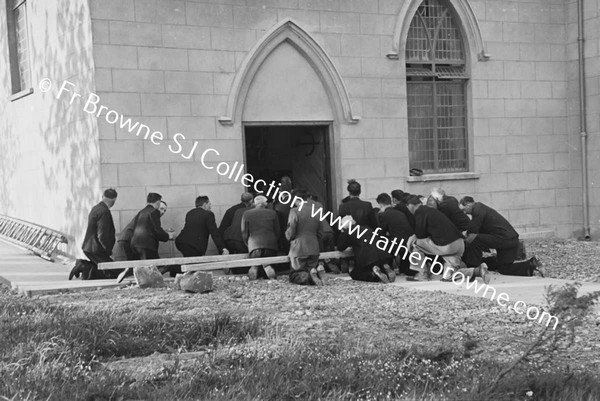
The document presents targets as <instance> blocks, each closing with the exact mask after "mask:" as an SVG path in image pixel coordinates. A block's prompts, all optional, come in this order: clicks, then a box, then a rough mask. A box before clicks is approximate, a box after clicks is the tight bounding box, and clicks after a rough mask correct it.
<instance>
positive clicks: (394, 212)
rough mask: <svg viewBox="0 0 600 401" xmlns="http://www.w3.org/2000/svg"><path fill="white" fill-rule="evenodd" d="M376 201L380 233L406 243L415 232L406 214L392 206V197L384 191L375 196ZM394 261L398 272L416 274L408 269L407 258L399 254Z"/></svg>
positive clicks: (408, 274)
mask: <svg viewBox="0 0 600 401" xmlns="http://www.w3.org/2000/svg"><path fill="white" fill-rule="evenodd" d="M377 203H378V204H379V210H380V212H379V219H378V222H379V227H381V233H382V234H383V235H385V236H387V237H388V238H390V239H393V238H396V239H397V241H398V242H399V243H400V241H401V240H403V241H404V242H403V243H404V244H406V243H407V242H408V239H409V238H410V237H411V236H412V235H413V234H414V233H415V230H414V229H413V228H412V227H411V225H410V223H409V222H408V219H407V218H406V215H405V214H404V213H402V212H401V211H399V210H398V209H395V208H394V207H392V198H391V197H390V196H389V195H388V194H386V193H382V194H379V196H377ZM407 210H408V209H407ZM409 213H410V212H409ZM395 262H396V264H397V265H398V268H399V270H400V273H403V274H406V275H407V276H414V275H415V274H416V272H415V271H414V270H411V269H410V262H409V261H408V259H405V258H403V257H401V255H400V254H399V255H398V257H396V258H395Z"/></svg>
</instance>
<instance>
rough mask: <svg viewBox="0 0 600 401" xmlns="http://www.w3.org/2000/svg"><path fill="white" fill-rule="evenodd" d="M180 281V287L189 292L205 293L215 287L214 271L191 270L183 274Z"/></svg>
mask: <svg viewBox="0 0 600 401" xmlns="http://www.w3.org/2000/svg"><path fill="white" fill-rule="evenodd" d="M178 283H179V288H181V289H182V290H183V291H187V292H194V293H204V292H209V291H212V289H213V277H212V273H206V272H193V273H192V272H189V273H186V274H184V275H183V276H181V277H180V278H179V280H178Z"/></svg>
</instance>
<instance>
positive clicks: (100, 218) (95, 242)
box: [81, 188, 117, 264]
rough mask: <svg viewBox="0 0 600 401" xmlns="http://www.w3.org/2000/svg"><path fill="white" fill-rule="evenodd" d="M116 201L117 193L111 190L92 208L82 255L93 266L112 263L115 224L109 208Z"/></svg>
mask: <svg viewBox="0 0 600 401" xmlns="http://www.w3.org/2000/svg"><path fill="white" fill-rule="evenodd" d="M116 201H117V191H115V190H114V189H112V188H109V189H107V190H106V191H104V194H103V196H102V201H101V202H100V203H98V204H97V205H96V206H94V207H93V208H92V210H91V211H90V214H89V216H88V225H87V229H86V231H85V238H84V239H83V245H82V247H81V249H83V253H84V254H85V256H87V257H88V259H89V260H91V261H92V262H94V263H95V264H98V263H103V262H112V259H111V258H110V256H111V255H112V251H113V247H114V246H115V224H114V222H113V218H112V215H111V214H110V208H111V207H113V205H114V204H115V202H116Z"/></svg>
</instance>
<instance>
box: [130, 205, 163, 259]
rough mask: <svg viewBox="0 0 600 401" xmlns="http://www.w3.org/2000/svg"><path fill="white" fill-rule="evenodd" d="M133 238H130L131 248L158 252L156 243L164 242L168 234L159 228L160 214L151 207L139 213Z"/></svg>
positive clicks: (147, 206)
mask: <svg viewBox="0 0 600 401" xmlns="http://www.w3.org/2000/svg"><path fill="white" fill-rule="evenodd" d="M135 218H136V219H137V221H136V224H135V228H134V229H133V237H131V247H132V248H143V249H152V250H155V251H156V252H158V241H163V242H166V241H168V240H169V234H167V232H166V231H165V230H163V229H162V227H161V226H160V212H159V211H158V209H155V208H154V207H153V206H151V205H146V207H145V208H143V209H142V210H140V211H139V213H138V214H137V216H136V217H135Z"/></svg>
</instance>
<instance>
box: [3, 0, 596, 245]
mask: <svg viewBox="0 0 600 401" xmlns="http://www.w3.org/2000/svg"><path fill="white" fill-rule="evenodd" d="M585 3H586V8H587V10H588V11H586V35H588V36H589V37H588V40H587V41H586V53H587V59H586V68H587V81H588V93H587V96H588V113H589V118H588V132H589V133H590V162H589V164H590V169H591V170H590V182H594V180H595V178H594V177H596V176H598V167H597V166H598V163H597V156H595V154H594V151H593V149H598V143H597V133H598V130H599V128H598V125H600V123H599V122H598V121H599V119H598V110H599V108H598V107H597V103H598V101H599V95H598V92H599V91H600V90H599V88H598V87H599V79H600V78H599V77H598V71H599V69H598V68H597V67H598V52H599V49H598V31H599V30H598V29H597V27H598V1H595V0H594V1H593V0H586V2H585ZM35 4H37V3H35ZM69 4H70V3H69ZM77 4H79V3H77ZM87 4H89V8H90V13H91V20H92V27H91V30H92V40H93V45H92V48H93V66H94V77H93V79H94V81H95V88H94V91H95V93H97V94H98V95H99V96H100V98H101V100H100V103H101V104H103V105H105V106H107V107H108V109H112V110H115V111H116V112H118V113H120V114H124V115H125V116H126V117H128V118H131V119H132V121H134V122H139V123H143V124H145V125H146V126H148V127H149V128H148V130H149V132H148V137H149V136H150V135H151V134H152V132H155V131H158V132H160V133H162V134H163V135H164V138H163V139H162V140H161V141H160V142H161V143H160V145H155V144H153V143H151V142H150V141H149V139H146V140H145V139H143V136H144V134H145V131H143V130H142V131H141V133H140V135H139V136H136V134H135V132H128V130H127V129H124V128H120V127H119V126H118V124H117V125H113V124H110V123H108V122H107V121H106V119H105V115H104V114H103V115H101V116H99V117H98V118H97V127H98V138H99V141H98V142H97V143H98V146H99V153H100V160H99V161H100V165H101V166H100V169H101V174H100V177H101V179H100V183H99V186H100V187H102V188H105V187H108V186H114V187H116V188H117V190H118V191H119V194H120V196H119V199H118V201H117V203H116V205H115V207H114V210H113V215H114V216H115V221H116V224H117V230H119V229H120V228H123V227H124V226H125V224H127V222H128V221H129V220H130V219H131V218H132V217H133V216H134V215H135V213H136V212H137V211H138V210H139V209H141V208H142V207H143V206H144V204H145V195H146V193H147V192H149V191H158V192H160V193H162V194H163V195H164V198H165V200H166V201H167V202H168V203H169V211H168V212H167V214H166V215H165V216H164V218H163V226H165V227H171V228H173V229H175V230H180V229H181V228H182V225H183V218H184V216H185V213H186V212H187V211H188V210H189V209H190V208H192V207H193V201H194V198H195V196H197V195H200V194H207V195H209V196H210V197H211V200H212V203H213V210H214V211H215V214H216V215H217V222H219V221H220V218H221V216H222V215H223V213H224V211H225V210H226V208H227V207H229V206H231V205H233V204H235V203H237V202H238V199H239V194H240V193H241V192H242V190H243V188H242V186H241V185H240V184H239V183H235V182H233V181H232V180H230V179H228V178H227V177H223V176H219V175H218V174H216V173H215V171H214V170H208V169H206V168H204V167H203V166H202V165H201V163H200V154H201V151H202V150H204V149H206V148H208V147H213V148H215V149H218V150H219V152H220V153H221V155H220V156H219V157H218V160H219V161H226V162H228V163H234V162H236V161H239V162H243V160H244V145H243V132H242V129H241V125H240V124H234V125H233V126H223V125H221V124H220V123H219V121H218V118H219V117H221V116H223V115H225V114H226V111H227V107H226V106H227V100H228V96H229V94H230V91H231V88H232V84H233V82H234V79H235V77H236V74H239V73H240V71H241V68H242V65H243V63H244V60H245V59H246V57H247V56H248V54H249V52H250V51H251V49H252V48H253V47H254V46H257V44H258V43H259V42H260V41H261V40H262V38H263V37H264V36H265V34H266V33H267V31H268V30H269V29H271V28H272V27H273V26H275V25H276V24H278V23H279V22H280V21H282V20H284V19H286V18H290V19H291V20H292V21H294V22H295V23H296V24H297V25H298V26H300V27H301V28H302V29H304V30H305V31H307V32H308V34H310V35H311V36H312V37H313V38H314V39H315V40H316V41H317V42H318V43H319V44H320V46H321V47H322V48H323V50H324V51H325V52H326V54H327V55H328V56H329V58H330V59H331V60H332V62H333V64H334V65H335V67H336V68H337V70H338V72H339V74H340V76H341V78H342V80H343V82H344V84H345V86H346V88H347V90H348V93H349V96H350V102H351V104H352V108H353V112H354V114H355V115H358V116H360V117H361V120H360V122H359V123H357V124H347V123H345V122H343V121H334V122H333V123H332V129H333V131H334V135H333V136H334V138H335V143H333V144H332V151H333V153H334V154H333V155H332V158H333V159H334V160H335V163H334V164H335V165H334V171H333V178H334V182H333V187H334V191H335V196H336V199H335V203H337V202H339V201H340V200H341V198H342V197H343V196H345V194H344V192H345V187H346V180H347V179H349V178H356V179H357V180H359V181H360V182H361V183H362V184H363V197H364V198H366V199H368V200H370V201H372V202H373V203H375V202H374V200H375V197H376V196H377V195H378V194H379V193H381V192H389V191H390V190H392V189H396V188H399V189H403V190H405V191H409V192H413V193H421V194H425V193H427V192H428V191H429V190H430V189H431V188H432V187H434V186H441V187H443V188H445V189H446V191H447V192H448V193H449V194H452V195H455V196H457V197H460V196H463V195H472V196H474V197H475V198H476V199H478V200H481V201H483V202H486V203H488V204H490V205H491V206H493V207H495V208H496V209H498V210H499V211H500V212H502V213H503V214H504V215H506V216H507V217H508V218H509V220H511V222H512V223H513V225H515V226H516V227H517V229H518V230H519V231H520V232H528V231H539V230H547V229H548V230H555V231H556V232H557V234H559V235H561V236H573V235H577V231H578V230H580V228H581V223H582V218H581V199H580V195H579V192H580V189H581V174H580V168H579V164H580V156H579V153H578V149H579V132H578V117H577V107H578V105H577V81H576V78H575V77H576V59H577V52H576V47H577V40H576V13H574V11H573V10H574V6H575V5H576V4H575V2H574V1H571V0H517V1H501V0H472V1H469V4H470V6H471V8H472V9H473V11H474V13H475V15H476V17H477V20H478V22H479V26H480V28H481V34H482V37H483V40H484V43H485V48H486V51H487V52H488V53H489V54H490V55H491V57H490V59H489V61H478V60H477V57H476V54H475V51H474V50H473V49H471V50H470V56H471V60H470V63H469V64H470V65H469V68H470V81H469V82H470V83H469V87H468V92H469V94H470V98H471V101H470V105H469V110H468V113H469V123H470V138H471V139H470V171H471V172H474V173H478V174H479V178H477V179H463V180H443V181H440V180H437V181H426V182H407V180H406V176H407V175H408V142H407V138H408V133H407V111H406V107H407V100H406V82H405V79H406V77H405V68H404V65H402V63H401V62H400V61H395V60H390V59H388V58H386V57H385V55H386V53H388V51H389V50H390V49H391V48H393V47H394V43H393V40H394V30H395V28H396V25H397V23H398V20H399V17H398V15H399V12H400V10H401V9H402V7H403V5H404V4H403V1H402V0H378V1H376V0H363V1H361V0H354V1H344V0H206V1H183V0H177V1H173V0H153V1H143V0H88V3H87ZM575 9H576V8H575ZM4 20H5V19H4ZM4 20H2V21H4ZM50 29H52V28H50ZM50 34H51V35H52V34H55V33H54V32H51V33H50ZM401 40H402V41H404V40H405V38H402V39H401ZM4 46H5V44H4ZM399 47H400V49H402V48H403V43H401V45H400V46H399ZM78 49H79V50H78V51H80V52H81V51H82V49H80V48H78ZM2 54H3V55H2V56H0V57H5V54H6V51H4V53H2ZM69 54H70V53H69ZM66 59H67V56H66V55H65V56H64V57H63V58H60V59H58V60H59V61H63V62H64V60H66ZM49 64H51V63H50V62H49V61H48V60H47V59H46V60H45V61H40V66H44V68H46V67H45V66H46V65H49ZM266 64H267V63H265V65H266ZM38 68H41V67H38ZM294 72H295V71H290V72H289V80H293V79H294V77H295V76H296V75H295V74H294ZM258 76H260V71H259V73H257V77H258ZM302 76H305V75H302ZM3 81H4V80H3ZM280 81H282V80H278V81H277V82H280ZM307 86H310V85H307ZM297 95H298V96H301V95H302V94H297ZM256 98H257V96H254V97H253V99H256ZM265 104H268V100H265ZM594 105H595V106H594ZM255 106H256V105H255ZM258 106H260V105H258ZM258 106H257V107H258ZM284 106H285V105H284ZM284 106H281V105H280V106H279V107H284ZM4 107H6V106H4ZM255 108H256V107H255ZM16 120H17V119H15V118H14V117H11V118H9V119H8V121H9V122H10V124H11V125H14V124H15V123H14V121H16ZM18 120H21V119H18ZM303 120H311V116H310V115H308V116H305V118H303ZM33 121H36V120H33ZM36 122H37V121H36ZM0 127H1V126H0ZM92 130H93V129H92ZM177 133H182V134H184V135H185V138H186V140H185V141H182V140H181V137H180V136H179V137H176V134H177ZM40 135H41V134H40ZM157 135H158V134H157ZM8 137H9V138H13V137H16V136H15V135H10V136H8ZM156 138H158V137H156ZM176 139H179V143H180V144H181V149H182V151H181V153H180V154H174V153H173V152H171V151H169V146H171V147H172V148H174V149H178V146H179V145H178V144H177V143H176V142H175V140H176ZM195 141H198V145H197V150H196V152H195V154H194V155H193V156H192V157H191V158H190V159H185V158H183V157H182V155H186V154H187V153H188V152H189V151H190V150H191V149H192V147H193V146H194V143H195ZM90 146H91V147H93V146H95V145H90ZM61 148H64V147H61ZM596 153H597V152H596ZM213 160H217V158H214V159H213ZM17 164H18V163H17ZM20 168H25V167H20ZM41 182H42V183H45V181H41ZM595 182H597V180H595ZM91 187H93V188H97V187H98V185H96V184H93V185H91ZM590 189H591V198H590V201H591V205H592V208H591V210H592V217H593V219H592V223H593V224H594V227H595V230H596V231H597V230H598V217H599V216H598V212H597V211H595V210H594V208H595V209H596V210H597V209H598V208H597V205H598V202H599V201H600V199H599V196H600V194H599V193H598V190H597V187H594V186H593V185H592V186H591V188H590ZM90 204H91V202H90ZM32 213H33V212H32ZM161 251H162V254H163V255H169V254H170V252H171V250H170V249H169V247H168V246H165V245H163V248H161Z"/></svg>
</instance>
